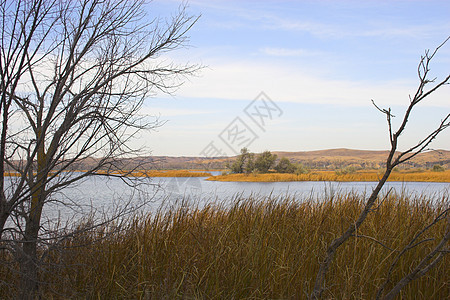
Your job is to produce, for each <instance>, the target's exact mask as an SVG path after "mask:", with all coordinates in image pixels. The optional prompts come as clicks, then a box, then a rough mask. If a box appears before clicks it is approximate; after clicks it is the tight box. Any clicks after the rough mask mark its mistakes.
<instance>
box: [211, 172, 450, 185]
mask: <svg viewBox="0 0 450 300" xmlns="http://www.w3.org/2000/svg"><path fill="white" fill-rule="evenodd" d="M381 177H382V173H381V172H380V171H378V170H373V171H358V172H355V173H350V174H337V173H336V172H335V171H314V170H312V171H311V172H309V173H307V174H299V175H296V174H286V173H284V174H283V173H268V174H248V175H247V174H227V175H218V176H211V177H209V178H208V179H207V180H215V181H245V182H258V181H259V182H276V181H378V180H379V179H380V178H381ZM389 181H421V182H450V170H447V171H444V172H431V171H420V172H419V171H413V172H407V171H400V172H392V173H391V175H390V177H389Z"/></svg>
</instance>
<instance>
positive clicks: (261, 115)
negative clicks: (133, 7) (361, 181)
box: [139, 0, 450, 157]
mask: <svg viewBox="0 0 450 300" xmlns="http://www.w3.org/2000/svg"><path fill="white" fill-rule="evenodd" d="M181 3H182V2H181V1H175V0H174V1H169V0H155V1H153V2H151V3H150V5H149V8H150V12H149V14H150V15H153V14H155V15H158V16H160V17H170V16H171V15H173V14H175V13H176V11H177V9H178V6H179V5H180V4H181ZM187 4H188V8H187V13H188V14H191V15H193V16H200V18H199V19H198V21H197V23H196V24H195V25H194V26H193V27H192V29H191V30H190V31H189V32H188V36H189V45H190V46H189V47H184V48H181V49H178V50H176V51H173V52H170V53H166V54H164V55H165V58H167V59H170V60H173V61H174V62H176V63H180V64H184V63H192V64H200V65H202V66H203V67H204V68H202V70H201V71H200V72H198V73H197V74H196V75H195V76H193V77H189V78H187V79H186V80H185V82H184V84H183V85H182V86H181V87H180V88H179V89H178V90H177V91H176V92H175V93H174V94H173V95H164V94H157V95H155V96H154V97H152V98H150V99H147V101H146V103H145V106H144V108H143V112H144V113H148V114H151V115H154V116H158V117H159V119H160V120H161V121H163V123H164V124H163V125H162V126H161V127H159V128H157V129H156V130H154V131H151V132H150V133H145V134H142V135H141V136H140V137H139V141H140V143H142V145H144V146H145V147H147V148H149V149H151V151H152V154H153V155H168V156H207V157H211V156H221V155H227V156H230V155H235V154H237V153H238V152H239V150H240V149H241V148H242V147H244V146H246V147H247V148H249V149H250V151H252V152H262V151H265V150H270V151H309V150H321V149H333V148H350V149H362V150H386V149H389V146H390V145H389V137H388V129H387V123H386V118H385V116H384V115H383V114H382V113H381V112H380V111H378V110H377V109H376V108H375V106H374V105H373V104H372V100H374V101H375V103H376V104H377V105H378V106H379V107H380V108H388V107H390V108H391V109H392V113H393V115H395V116H396V118H394V120H393V126H394V128H396V127H397V126H398V125H399V122H400V120H401V118H402V116H403V113H404V111H405V109H406V107H407V105H408V104H409V95H414V93H415V91H416V89H417V87H418V83H419V79H418V76H417V66H418V63H419V61H420V58H421V55H424V53H425V50H427V49H431V50H432V51H433V50H434V49H435V48H436V47H437V46H439V45H440V44H441V43H442V42H443V41H444V40H445V39H446V38H447V37H448V36H449V35H450V18H449V17H448V16H449V15H450V1H331V0H330V1H224V0H223V1H222V0H217V1H214V0H191V1H189V2H187ZM430 70H431V71H430V78H435V77H436V78H437V80H439V79H442V78H444V77H445V75H448V74H449V73H450V41H449V42H448V43H447V44H445V45H444V46H443V47H442V48H441V49H440V50H439V52H438V53H437V54H436V56H435V57H434V58H433V60H432V62H431V65H430ZM449 112H450V86H445V87H444V88H442V89H440V90H439V91H438V92H437V93H435V94H433V95H432V96H430V97H429V98H427V99H425V100H424V102H423V103H420V104H419V105H418V106H417V107H416V108H415V110H414V111H413V113H412V115H411V118H410V122H409V123H408V127H407V128H406V131H405V133H404V135H403V136H402V137H401V139H400V143H399V148H400V150H405V149H409V148H410V147H411V146H413V145H414V144H415V143H417V142H418V141H420V140H421V138H423V137H425V136H426V135H427V134H428V133H429V132H431V131H432V130H433V129H434V128H435V127H436V126H437V125H438V124H439V122H440V120H441V119H442V118H444V117H445V116H446V115H447V114H448V113H449ZM430 148H432V149H446V150H449V149H450V130H447V131H446V132H443V133H442V134H441V135H440V136H439V137H438V139H436V140H435V141H434V142H433V143H432V144H431V146H430Z"/></svg>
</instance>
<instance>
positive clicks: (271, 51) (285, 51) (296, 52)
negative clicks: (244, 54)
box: [259, 47, 320, 57]
mask: <svg viewBox="0 0 450 300" xmlns="http://www.w3.org/2000/svg"><path fill="white" fill-rule="evenodd" d="M259 52H261V53H263V54H266V55H270V56H281V57H296V56H315V55H319V54H320V53H318V52H313V51H308V50H305V49H290V48H273V47H265V48H261V49H259Z"/></svg>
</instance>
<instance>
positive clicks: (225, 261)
mask: <svg viewBox="0 0 450 300" xmlns="http://www.w3.org/2000/svg"><path fill="white" fill-rule="evenodd" d="M363 199H364V198H363V197H361V196H359V195H356V194H341V195H333V196H329V197H328V198H326V199H294V198H291V197H282V198H260V197H249V198H245V199H240V198H238V197H237V198H236V199H234V200H233V201H231V200H230V201H231V202H230V203H231V204H225V203H222V204H221V203H215V204H210V205H206V206H205V207H202V208H199V207H196V206H195V205H193V204H189V203H181V204H180V205H178V206H177V208H174V209H171V210H165V211H159V212H155V213H153V214H149V215H142V216H136V217H134V218H132V219H130V220H129V221H128V222H125V223H122V224H120V225H119V224H112V225H110V226H106V227H102V228H98V229H96V230H94V231H90V232H86V233H84V234H82V235H79V236H77V237H76V238H69V239H66V240H65V241H64V242H63V243H62V244H60V245H59V246H58V247H55V249H54V250H53V251H50V252H49V253H47V254H48V256H46V258H45V262H46V263H47V264H46V265H45V268H44V269H43V270H42V273H41V280H42V282H43V284H42V288H41V291H42V294H43V295H44V296H45V297H44V298H48V297H62V298H89V299H92V298H98V299H305V298H306V294H307V292H308V291H310V290H311V287H312V284H313V281H314V277H315V275H316V272H317V269H318V265H319V261H320V259H321V258H322V257H323V254H324V251H325V248H326V245H327V244H328V243H329V242H330V241H331V240H332V239H333V238H334V237H336V236H337V235H338V234H340V233H341V232H342V231H343V230H345V229H346V228H347V227H348V226H350V225H351V222H352V220H354V218H355V217H356V216H357V215H358V213H359V212H360V210H361V208H362V205H363V201H364V200H363ZM446 206H448V194H447V195H446V196H444V197H442V198H441V199H434V202H432V200H431V199H430V198H428V197H425V196H406V195H390V196H389V197H388V198H387V199H386V200H385V201H384V202H383V204H382V205H381V206H380V207H379V209H378V210H376V211H375V212H373V213H372V214H370V215H369V217H368V219H367V220H366V222H365V223H364V225H363V226H362V227H361V228H360V230H359V231H358V234H359V235H364V236H370V237H371V238H373V239H376V240H378V241H379V242H381V243H383V244H385V245H386V246H387V247H389V248H391V249H392V250H389V249H387V248H385V247H383V246H381V245H380V244H378V243H376V242H374V241H373V240H371V239H369V238H352V239H350V241H349V242H348V243H347V244H345V245H344V246H343V247H342V249H340V251H339V252H338V255H337V256H336V257H335V261H334V264H333V266H332V269H331V270H330V273H329V277H328V279H327V287H328V289H327V290H326V291H325V295H324V296H325V299H372V298H374V295H375V293H376V289H377V286H379V284H380V283H381V282H382V280H383V279H384V278H385V276H386V273H387V270H388V268H389V266H390V264H391V262H392V261H393V259H394V257H395V255H396V254H397V253H398V250H400V249H402V248H403V247H404V246H405V245H406V244H407V243H408V242H409V240H410V239H411V238H412V237H413V236H414V235H415V234H416V233H417V232H418V231H420V230H421V229H422V228H423V227H424V226H426V224H428V223H430V222H432V220H433V219H434V218H435V217H436V216H437V215H438V214H439V213H440V212H441V211H442V210H443V209H445V207H446ZM445 226H446V224H445V223H444V221H443V222H440V223H438V225H437V226H435V227H433V228H432V229H431V230H430V231H429V232H427V233H426V234H425V235H424V236H423V238H422V240H426V239H430V240H428V241H426V242H424V243H421V244H419V245H418V246H417V247H414V248H413V249H411V250H410V251H408V252H407V253H406V254H405V255H404V256H403V258H402V259H401V260H400V262H399V266H398V268H397V269H396V270H395V272H394V274H393V280H394V281H396V280H399V279H400V278H401V277H402V276H404V275H405V274H407V273H408V272H409V271H410V270H411V268H412V267H413V266H414V265H415V264H417V263H418V261H420V259H421V258H422V257H423V256H424V255H425V253H426V252H427V251H429V250H430V249H431V248H432V247H433V246H434V245H436V244H437V243H438V240H439V238H441V237H442V236H443V234H444V232H445ZM2 259H3V261H4V262H6V261H8V260H10V259H8V258H6V257H5V256H4V257H3V258H2ZM448 263H449V260H448V258H444V260H443V261H442V262H441V263H440V264H439V265H437V266H436V267H435V268H434V269H432V270H431V271H430V272H429V273H427V274H426V275H425V276H424V277H423V278H421V279H420V280H417V281H414V282H413V283H412V284H410V285H408V286H407V287H406V288H405V289H404V290H403V292H402V299H445V298H446V297H447V296H448V292H449V286H448ZM11 267H12V268H13V269H14V266H11ZM0 277H1V278H2V280H3V281H2V282H9V283H10V285H9V286H6V285H0V297H2V298H9V297H10V296H11V295H12V294H13V293H14V291H15V289H16V288H17V285H16V284H17V278H16V273H15V272H11V270H7V269H6V268H5V265H4V264H2V265H1V270H0Z"/></svg>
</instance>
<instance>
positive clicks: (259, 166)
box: [228, 148, 309, 174]
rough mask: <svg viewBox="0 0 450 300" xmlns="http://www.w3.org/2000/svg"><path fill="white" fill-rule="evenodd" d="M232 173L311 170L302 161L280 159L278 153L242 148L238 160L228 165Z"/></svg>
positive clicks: (304, 171)
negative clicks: (258, 151) (257, 151)
mask: <svg viewBox="0 0 450 300" xmlns="http://www.w3.org/2000/svg"><path fill="white" fill-rule="evenodd" d="M228 168H229V169H230V172H231V173H238V174H239V173H245V174H250V173H268V172H270V171H272V170H273V171H275V172H277V173H296V174H304V173H308V172H309V168H307V167H305V166H303V165H302V164H300V163H292V162H291V161H290V160H289V159H288V158H286V157H282V158H281V159H279V160H278V157H277V155H276V154H272V153H271V152H270V151H264V152H262V153H260V154H255V153H252V152H249V150H248V149H247V148H242V149H241V154H240V155H238V156H237V158H236V160H235V161H234V162H233V163H232V164H229V165H228Z"/></svg>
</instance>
